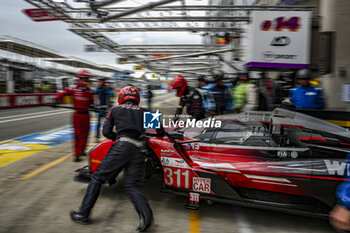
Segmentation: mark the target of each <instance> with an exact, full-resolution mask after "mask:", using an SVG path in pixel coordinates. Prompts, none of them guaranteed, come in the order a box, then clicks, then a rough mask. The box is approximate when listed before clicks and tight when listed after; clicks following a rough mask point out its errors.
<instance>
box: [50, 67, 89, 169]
mask: <svg viewBox="0 0 350 233" xmlns="http://www.w3.org/2000/svg"><path fill="white" fill-rule="evenodd" d="M91 76H92V75H91V74H90V73H89V72H88V71H86V70H82V71H80V72H78V73H77V77H78V80H77V81H78V84H77V85H75V86H72V87H67V88H66V89H64V90H63V91H62V92H59V93H57V94H56V97H55V99H56V103H58V102H59V101H60V100H61V99H62V98H63V96H64V95H71V96H72V98H73V104H74V108H76V110H75V113H74V115H73V125H74V136H75V146H74V147H75V157H74V161H75V162H78V161H80V156H84V155H86V154H85V148H86V142H87V138H88V135H89V130H90V116H89V111H88V108H89V107H90V106H93V104H94V98H93V93H92V91H91V90H90V84H89V78H90V77H91ZM55 106H56V105H54V107H55Z"/></svg>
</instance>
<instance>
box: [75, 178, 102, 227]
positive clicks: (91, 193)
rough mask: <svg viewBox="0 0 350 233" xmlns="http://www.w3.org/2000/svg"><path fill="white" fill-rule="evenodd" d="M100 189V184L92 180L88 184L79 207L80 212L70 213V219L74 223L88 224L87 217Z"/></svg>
mask: <svg viewBox="0 0 350 233" xmlns="http://www.w3.org/2000/svg"><path fill="white" fill-rule="evenodd" d="M100 189H101V183H99V182H98V181H96V180H94V179H92V180H91V183H90V184H89V186H88V188H87V190H86V193H85V196H84V199H83V201H82V203H81V206H80V211H79V212H76V211H72V212H71V213H70V216H71V219H72V221H74V222H77V223H80V224H89V223H90V221H89V215H90V212H91V210H92V208H93V207H94V205H95V203H96V200H97V198H98V195H99V194H100Z"/></svg>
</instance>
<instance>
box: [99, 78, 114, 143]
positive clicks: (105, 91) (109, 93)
mask: <svg viewBox="0 0 350 233" xmlns="http://www.w3.org/2000/svg"><path fill="white" fill-rule="evenodd" d="M95 94H96V95H97V96H98V104H97V108H98V110H99V112H98V117H97V129H96V142H99V139H100V126H101V120H102V118H105V117H106V115H107V113H106V112H107V111H108V109H109V107H110V106H112V98H113V97H114V92H113V90H112V89H111V88H108V87H107V85H106V81H105V80H104V79H100V80H99V81H98V87H97V88H96V89H95Z"/></svg>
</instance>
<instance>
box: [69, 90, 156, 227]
mask: <svg viewBox="0 0 350 233" xmlns="http://www.w3.org/2000/svg"><path fill="white" fill-rule="evenodd" d="M118 102H119V105H118V106H116V107H113V108H112V109H111V111H110V112H109V114H108V116H107V118H106V120H105V123H104V125H103V131H102V132H103V135H104V136H105V137H107V138H109V139H111V140H116V143H115V144H113V146H112V148H111V149H110V151H109V152H108V153H107V154H106V156H105V158H104V159H103V160H102V162H101V164H100V166H99V167H98V169H97V170H96V172H95V174H93V175H92V178H91V182H90V184H89V186H88V188H87V190H86V194H85V196H84V199H83V201H82V203H81V206H80V210H79V211H78V212H75V211H72V212H71V218H72V220H73V221H75V222H78V223H81V224H86V223H89V214H90V212H91V210H92V208H93V206H94V204H95V202H96V200H97V198H98V196H99V193H100V188H101V184H103V183H105V182H106V181H111V180H115V178H116V177H117V175H118V173H120V172H121V171H122V170H123V169H124V175H125V189H126V191H127V193H128V195H129V197H130V199H131V201H132V202H133V204H134V206H135V209H136V211H137V212H138V214H139V217H140V225H139V228H138V230H139V231H145V230H146V229H147V228H148V227H149V226H150V225H151V224H152V219H153V215H152V210H151V208H150V206H149V204H148V200H147V199H146V197H145V196H144V194H143V193H142V192H141V190H140V184H141V180H142V177H143V174H142V173H143V163H144V157H143V155H142V154H141V153H140V147H141V146H142V144H143V143H142V142H141V141H140V138H141V136H143V135H144V129H143V112H144V110H143V109H142V108H141V107H139V106H138V105H139V102H140V95H139V92H138V90H137V89H136V88H135V87H132V86H127V87H124V88H123V89H122V90H121V91H120V93H119V99H118ZM113 127H115V129H116V132H117V133H115V131H113Z"/></svg>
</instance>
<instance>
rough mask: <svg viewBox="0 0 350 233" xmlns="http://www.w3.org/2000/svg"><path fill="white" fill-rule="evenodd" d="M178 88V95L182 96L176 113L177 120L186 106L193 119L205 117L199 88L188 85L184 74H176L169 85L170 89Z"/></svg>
mask: <svg viewBox="0 0 350 233" xmlns="http://www.w3.org/2000/svg"><path fill="white" fill-rule="evenodd" d="M173 89H176V90H177V93H176V96H177V97H180V102H179V105H178V107H177V110H176V113H175V120H178V118H179V115H180V114H181V113H182V110H183V108H184V107H185V106H186V108H187V114H189V115H191V116H192V118H193V119H196V120H200V119H202V118H204V108H203V106H202V96H201V94H200V93H199V91H198V90H196V89H195V88H193V87H190V86H188V85H187V81H186V79H185V78H184V77H183V76H182V75H178V76H176V77H175V78H174V79H173V80H172V81H171V83H170V84H169V86H168V89H167V90H168V91H170V90H173Z"/></svg>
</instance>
